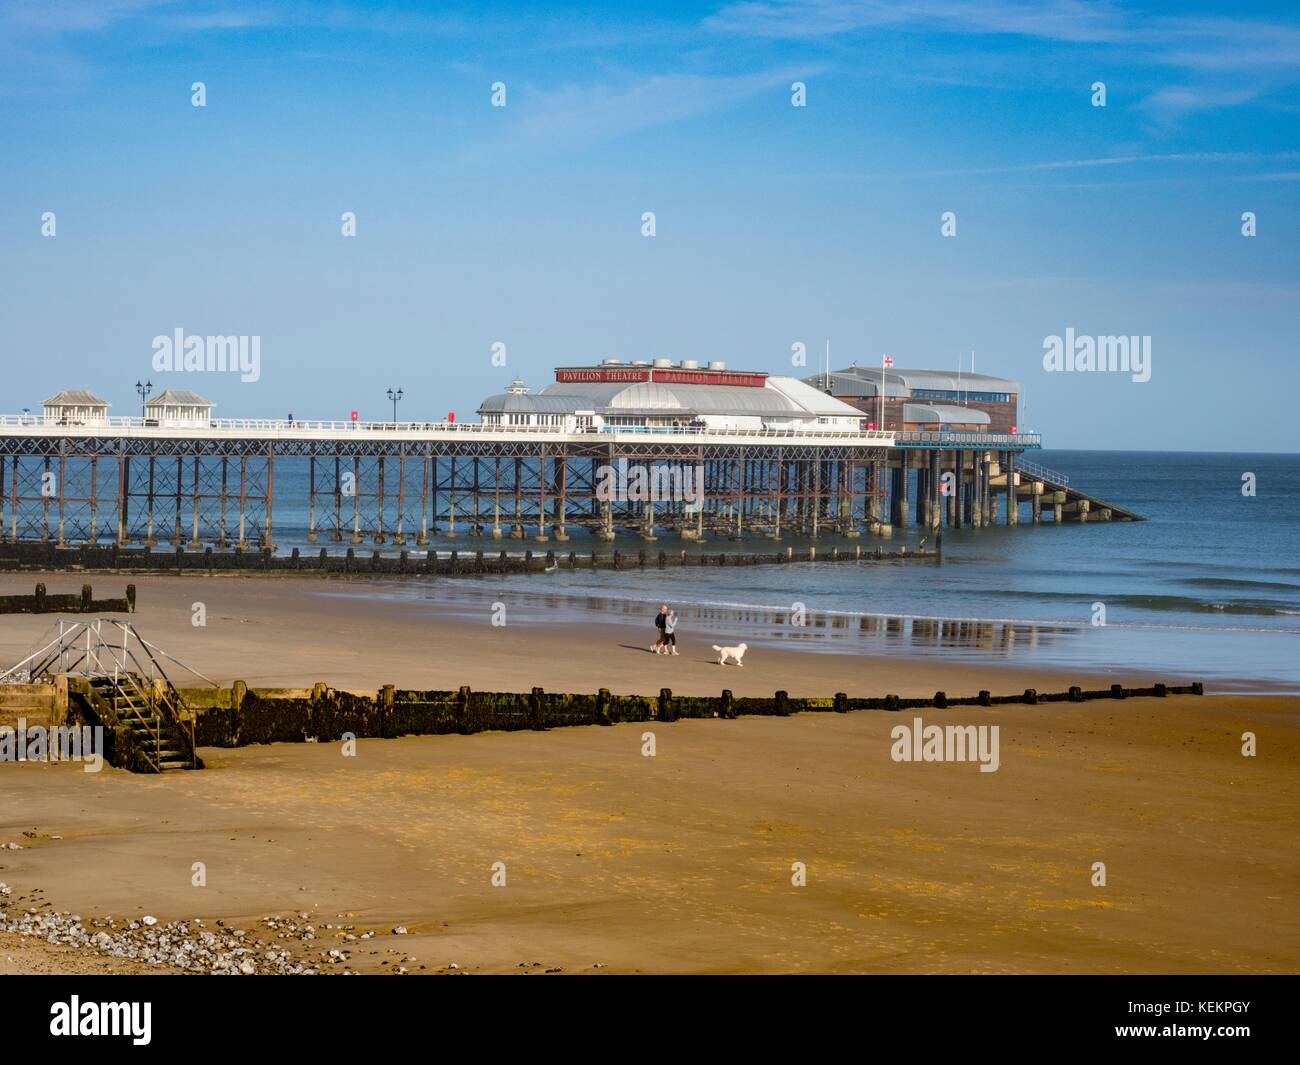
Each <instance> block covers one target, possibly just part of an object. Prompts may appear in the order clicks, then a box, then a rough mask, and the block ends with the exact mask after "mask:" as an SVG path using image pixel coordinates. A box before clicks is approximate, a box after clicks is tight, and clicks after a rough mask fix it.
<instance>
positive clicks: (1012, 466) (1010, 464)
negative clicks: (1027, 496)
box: [1003, 451, 1020, 525]
mask: <svg viewBox="0 0 1300 1065" xmlns="http://www.w3.org/2000/svg"><path fill="white" fill-rule="evenodd" d="M1003 469H1004V470H1005V471H1006V475H1007V524H1008V525H1017V524H1019V522H1020V502H1019V500H1018V498H1017V497H1016V457H1015V454H1014V453H1012V452H1010V451H1008V452H1007V455H1006V461H1005V462H1004V463H1003Z"/></svg>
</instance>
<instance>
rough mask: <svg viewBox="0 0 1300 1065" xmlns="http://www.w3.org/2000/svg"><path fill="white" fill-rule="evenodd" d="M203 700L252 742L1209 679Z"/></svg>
mask: <svg viewBox="0 0 1300 1065" xmlns="http://www.w3.org/2000/svg"><path fill="white" fill-rule="evenodd" d="M182 694H183V695H184V696H185V699H186V702H187V703H188V704H189V705H190V706H196V704H198V703H199V702H201V701H203V700H205V699H206V700H208V701H209V702H210V704H213V705H208V706H206V707H197V708H196V720H195V723H194V742H195V745H196V746H200V747H243V746H246V745H248V744H253V743H305V742H308V741H322V742H335V741H337V740H340V739H343V738H344V737H345V734H347V735H351V736H352V737H355V738H358V739H362V738H381V739H394V738H397V737H399V736H424V735H446V734H450V733H458V734H461V735H469V734H472V733H476V732H489V731H501V732H513V731H520V730H527V729H531V730H544V729H548V728H559V727H567V726H576V725H614V724H618V723H622V722H649V721H663V722H673V721H678V720H681V719H684V718H721V719H724V720H730V719H734V718H737V717H744V716H761V717H788V716H789V715H791V714H804V713H841V714H842V713H848V712H850V711H854V710H883V711H886V712H898V711H902V710H945V709H951V708H954V707H993V706H1005V705H1028V706H1037V705H1041V704H1046V703H1062V702H1071V703H1081V702H1089V701H1092V700H1095V699H1130V698H1145V697H1154V698H1165V697H1167V696H1170V695H1202V694H1204V689H1203V687H1202V685H1201V684H1200V682H1196V683H1192V684H1185V685H1171V684H1155V685H1152V686H1151V687H1149V688H1125V687H1123V686H1122V685H1119V684H1113V685H1111V686H1110V687H1109V688H1098V689H1084V688H1082V687H1079V686H1075V687H1071V688H1069V689H1068V690H1066V691H1063V692H1039V691H1037V690H1035V689H1033V688H1028V689H1026V690H1025V691H1023V692H1017V693H1014V694H1010V695H993V694H992V693H990V692H988V691H980V692H978V693H977V694H975V695H971V696H950V695H948V694H947V693H946V692H942V691H940V692H935V694H934V695H933V696H930V697H929V698H903V697H902V696H898V695H884V696H868V697H857V696H850V695H847V694H845V693H844V692H837V693H835V694H834V695H833V696H828V697H823V698H796V697H792V696H790V695H789V694H788V693H786V692H784V691H778V692H774V693H773V694H772V695H771V696H758V697H754V696H736V695H734V694H733V693H732V692H731V691H730V690H729V689H726V690H723V691H722V692H721V693H720V694H718V695H675V694H674V693H673V691H672V690H671V689H669V688H662V689H660V691H659V693H658V694H657V695H614V694H612V693H611V692H610V691H609V689H607V688H601V689H600V690H599V691H597V692H593V693H578V694H574V693H567V692H547V691H544V690H543V689H541V688H533V689H532V690H531V691H527V692H480V691H473V690H471V689H470V688H469V687H462V688H459V689H456V690H454V691H412V690H398V689H396V688H395V687H394V686H392V685H386V686H385V687H384V688H382V689H380V691H378V692H376V693H375V694H374V695H358V694H354V693H350V692H342V691H335V690H334V689H332V688H328V687H327V686H326V685H324V684H317V685H316V686H315V687H314V688H313V689H312V690H311V692H310V693H303V694H300V695H294V694H271V693H266V694H259V693H257V692H256V691H253V690H251V689H249V688H248V687H247V685H245V684H244V683H243V682H236V683H235V684H234V685H233V686H232V687H231V688H230V689H221V690H220V691H219V692H213V691H211V690H207V691H203V692H200V691H188V692H185V691H183V692H182Z"/></svg>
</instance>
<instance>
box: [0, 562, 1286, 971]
mask: <svg viewBox="0 0 1300 1065" xmlns="http://www.w3.org/2000/svg"><path fill="white" fill-rule="evenodd" d="M100 580H101V581H102V580H103V579H102V578H100ZM30 583H31V580H30V579H29V578H28V577H27V575H23V576H22V577H21V579H16V578H12V577H6V578H5V579H4V580H3V581H0V586H3V587H8V588H10V589H13V590H24V589H25V588H26V587H27V586H28V585H30ZM47 583H48V584H49V586H50V587H51V590H54V589H55V587H56V586H58V587H59V588H62V586H63V585H64V584H71V583H72V582H70V581H68V579H67V577H66V576H64V577H59V576H58V575H53V576H50V577H48V578H47ZM136 583H137V585H138V586H139V589H140V610H139V613H138V614H137V615H136V616H135V617H134V618H133V620H134V621H135V622H136V623H138V624H139V626H140V629H141V631H142V632H143V633H144V634H145V635H146V636H147V637H148V638H150V639H152V640H154V641H155V642H157V643H158V644H159V645H160V646H163V647H165V648H166V649H167V650H168V651H169V652H171V653H173V654H175V655H176V656H177V657H179V658H180V659H182V660H184V661H186V662H188V663H190V664H192V665H193V666H194V667H195V668H198V669H200V670H202V671H204V672H205V673H208V675H210V676H211V677H212V678H213V679H215V680H217V681H219V682H221V683H223V684H225V683H229V682H230V681H231V680H233V679H236V678H239V679H243V680H245V681H247V682H248V683H249V684H250V685H253V686H305V685H309V684H311V683H312V682H314V681H316V680H323V681H326V682H327V683H329V684H331V685H332V686H335V687H339V688H351V689H354V690H359V691H374V690H375V689H377V688H378V687H379V686H380V685H381V684H383V683H396V684H398V685H399V686H408V687H430V688H437V687H455V686H458V685H460V684H469V685H471V686H473V687H476V688H483V689H496V690H514V689H521V688H527V687H529V686H531V685H533V684H539V685H542V686H544V687H546V688H548V689H550V690H556V691H559V690H574V691H591V690H594V688H596V687H598V686H602V685H603V686H605V687H609V688H611V689H612V690H615V691H623V692H633V691H642V692H644V691H657V690H658V689H659V688H660V687H665V686H667V687H671V688H673V689H674V691H678V692H681V693H691V692H716V691H718V690H720V689H721V688H722V687H724V686H725V687H730V688H732V690H733V691H735V692H736V693H737V694H738V695H742V694H748V693H753V694H767V693H770V692H772V691H773V690H775V689H777V688H784V689H786V690H788V691H789V692H790V693H791V694H792V695H797V694H826V693H830V692H834V691H837V690H843V691H847V692H849V693H852V694H863V695H866V694H876V693H884V692H889V691H894V692H898V693H900V694H905V695H906V694H928V693H933V692H934V691H935V690H936V689H940V688H942V689H945V690H948V691H950V692H953V693H969V692H974V691H977V690H979V689H980V688H990V689H992V690H994V691H1001V690H1005V691H1018V690H1022V689H1023V688H1024V687H1026V686H1030V685H1033V686H1037V687H1039V688H1040V689H1048V688H1059V687H1064V686H1067V685H1068V684H1070V683H1079V682H1085V683H1086V682H1087V681H1088V678H1083V677H1079V676H1077V675H1070V676H1064V675H1058V674H1053V673H1051V672H1042V671H1036V670H1026V669H1017V668H1015V667H1012V666H1007V665H1005V664H1002V663H999V664H997V665H995V666H990V667H979V666H972V665H968V664H961V665H956V664H948V663H944V662H939V661H933V660H926V661H924V662H918V661H916V660H910V659H907V658H886V657H881V658H869V657H865V656H858V655H849V654H845V655H837V654H826V653H815V654H814V653H808V652H804V651H800V650H797V649H793V648H784V647H775V648H774V647H763V648H762V649H761V650H760V651H759V652H758V653H755V654H754V655H753V657H752V659H750V658H747V659H746V665H745V667H744V669H734V668H725V669H724V668H721V667H718V666H717V665H716V664H714V661H713V658H712V655H711V653H710V652H708V650H707V646H706V644H707V643H711V642H714V641H713V639H712V638H711V637H709V638H707V640H706V638H705V634H704V632H702V631H701V632H699V633H698V635H699V638H698V640H697V639H696V638H695V635H694V634H693V636H692V640H691V641H690V642H689V643H685V644H684V646H683V652H682V656H681V657H680V658H678V659H675V660H664V659H658V658H655V657H654V656H651V655H649V654H648V653H647V652H646V650H645V646H646V645H647V644H648V643H649V638H648V636H649V631H648V630H649V626H648V623H646V624H635V623H632V622H625V621H623V620H621V619H620V620H617V621H613V622H611V623H610V624H608V625H604V626H599V625H586V626H579V627H576V628H574V627H570V626H557V627H553V628H547V627H536V626H532V625H529V626H524V625H509V624H508V625H507V626H505V627H504V628H497V627H493V626H492V625H491V624H490V617H489V610H488V607H489V606H490V604H487V603H484V604H483V610H482V611H481V612H479V611H477V610H476V609H475V608H474V607H472V606H471V607H469V608H466V607H465V606H464V604H460V605H458V606H457V607H456V608H455V610H454V611H451V612H450V613H451V614H453V615H454V616H439V613H440V612H439V604H438V603H437V602H432V603H430V602H427V601H422V600H412V601H407V600H402V601H394V602H386V601H383V600H379V599H376V598H371V597H358V596H351V595H344V596H339V595H338V594H336V593H339V592H348V591H349V589H347V588H346V587H343V586H341V585H331V586H330V587H323V583H324V582H318V581H313V582H300V581H292V582H288V581H279V580H277V581H257V580H249V579H216V580H197V581H196V580H192V579H169V578H145V579H137V581H136ZM195 602H203V603H204V604H205V607H206V610H207V622H208V623H207V625H206V627H202V628H199V627H195V626H193V625H191V624H190V618H191V616H192V610H193V604H194V603H195ZM507 602H508V601H507ZM507 609H508V607H507ZM479 614H481V616H477V615H479ZM53 620H54V619H53V618H50V617H25V616H20V617H7V618H5V619H4V621H3V623H0V660H4V661H10V662H11V661H14V660H16V659H17V658H19V657H21V656H22V654H24V653H26V652H27V650H29V649H30V647H31V644H32V643H33V641H34V640H35V639H36V638H37V637H38V636H39V635H40V633H42V632H44V631H46V630H48V628H49V626H50V624H51V622H52V621H53ZM1121 677H1122V678H1124V679H1129V678H1132V679H1133V680H1134V681H1139V680H1147V681H1149V680H1151V679H1177V680H1179V681H1184V680H1190V679H1195V678H1153V677H1148V676H1147V675H1144V674H1142V673H1141V672H1140V671H1133V672H1124V673H1120V672H1117V673H1116V674H1114V675H1113V676H1110V675H1108V676H1107V678H1106V679H1107V682H1109V680H1111V679H1116V678H1121ZM913 716H915V715H913V714H910V713H902V714H887V713H881V712H861V713H851V714H847V715H833V714H818V715H797V716H794V717H790V718H783V719H774V718H763V719H758V718H748V719H745V718H742V719H739V720H736V721H717V720H693V721H692V720H683V721H679V722H675V723H671V724H667V723H655V724H653V725H649V726H646V725H617V726H613V727H610V728H570V729H555V730H551V731H548V732H544V733H533V732H520V733H482V734H478V735H473V736H456V735H453V736H436V737H407V738H404V739H398V740H362V741H360V743H359V746H358V752H357V756H356V757H355V758H344V757H341V755H340V750H339V748H338V747H337V746H336V745H333V744H324V743H322V744H298V745H291V744H281V745H272V746H251V747H244V748H239V749H215V748H204V749H203V750H202V751H201V753H202V755H203V757H204V759H205V760H206V762H207V766H208V768H207V769H205V770H203V771H200V772H192V773H183V772H182V773H171V774H167V775H165V776H162V777H148V776H139V775H132V774H129V773H126V772H123V771H120V770H116V769H112V768H105V769H104V770H103V771H102V772H101V773H98V774H86V773H83V772H81V771H80V770H79V768H78V767H75V766H57V765H56V766H50V765H31V764H27V765H4V766H0V846H2V845H3V844H5V843H6V842H9V841H16V842H18V843H19V844H20V846H21V849H19V850H0V881H4V882H6V883H8V884H9V885H11V887H12V889H13V892H14V899H18V898H19V897H20V896H22V898H23V901H22V905H23V906H24V907H26V906H31V905H37V906H41V905H44V904H48V906H47V907H46V908H47V909H48V910H52V911H71V912H73V913H76V914H79V915H83V916H85V917H89V916H90V915H103V916H109V915H111V916H113V917H116V918H119V919H131V918H136V919H138V918H140V917H141V916H142V915H144V914H149V915H151V916H155V917H157V918H158V919H159V920H160V921H170V920H180V919H188V918H194V917H202V918H203V919H205V920H206V921H208V922H215V921H216V920H218V919H220V920H223V921H225V922H226V925H227V926H229V927H239V928H247V929H249V930H250V931H252V932H255V931H257V929H258V928H260V927H264V926H263V925H262V924H261V922H263V920H264V919H265V918H266V917H268V916H271V915H277V914H278V915H285V914H298V913H306V914H308V915H309V917H308V918H307V920H310V921H311V922H312V923H313V925H314V927H315V928H316V929H317V930H318V931H319V932H320V935H319V937H318V939H317V940H316V941H313V942H312V943H310V944H303V945H299V946H298V947H296V948H295V949H299V950H300V951H301V954H302V956H303V957H307V958H310V957H313V956H315V955H316V954H319V953H320V952H321V951H322V950H327V949H330V948H333V949H339V950H341V951H343V952H345V957H346V961H344V962H342V963H340V964H341V965H343V966H346V967H349V968H350V969H352V970H354V971H359V972H392V971H396V970H397V969H398V968H399V967H400V968H404V969H405V970H406V971H407V973H409V974H417V973H421V972H424V973H435V972H447V973H466V972H469V973H476V972H479V973H506V972H510V973H546V972H564V973H575V972H611V973H618V972H700V973H707V972H752V973H764V972H867V973H877V972H895V973H912V972H920V973H924V972H1034V973H1083V972H1101V973H1115V972H1160V973H1191V972H1224V973H1235V972H1295V971H1297V970H1300V920H1298V919H1297V912H1296V908H1295V905H1294V893H1295V888H1296V885H1297V883H1298V882H1300V857H1298V856H1297V852H1296V849H1295V847H1294V845H1293V844H1294V835H1295V811H1296V809H1297V808H1298V806H1300V774H1297V773H1296V769H1297V766H1298V765H1300V700H1296V699H1291V698H1283V697H1276V696H1268V695H1263V694H1258V695H1255V694H1251V695H1235V694H1234V695H1225V696H1217V697H1208V696H1207V697H1204V698H1199V699H1198V698H1193V697H1179V698H1170V699H1132V700H1126V701H1124V702H1109V701H1106V702H1095V703H1088V704H1081V705H1073V704H1064V703H1062V704H1052V705H1050V706H1037V707H1033V706H1004V707H995V708H993V709H990V710H949V711H942V712H940V711H929V712H926V714H925V715H923V716H924V717H925V719H926V720H927V721H930V720H936V721H941V722H942V723H966V722H970V723H979V724H997V725H998V726H999V729H1000V735H1001V765H1000V768H999V770H998V771H997V772H995V773H987V774H984V773H980V772H979V771H978V769H977V767H976V766H975V765H973V764H915V763H900V762H895V761H893V760H892V759H891V757H890V746H891V737H890V731H891V729H892V728H894V727H895V726H896V725H898V724H900V723H903V724H908V723H910V722H911V719H912V717H913ZM646 731H651V732H653V733H654V734H655V741H656V753H655V755H654V757H646V756H645V755H644V754H643V744H644V739H643V734H644V733H645V732H646ZM1245 731H1251V732H1254V733H1255V734H1256V736H1257V737H1258V744H1259V753H1258V755H1257V756H1256V757H1253V758H1246V757H1243V756H1242V752H1241V746H1242V739H1241V737H1242V733H1243V732H1245ZM24 833H26V835H25V834H24ZM55 837H61V838H57V839H56V838H55ZM195 862H202V863H203V864H204V867H205V869H206V876H207V883H206V886H203V887H195V886H192V882H191V881H192V872H191V871H192V868H193V864H194V863H195ZM1096 862H1102V863H1104V864H1105V868H1106V884H1105V886H1104V887H1103V886H1094V884H1093V879H1094V863H1096ZM496 863H504V865H503V866H497V865H496ZM795 863H803V866H804V868H805V869H806V878H807V880H806V886H799V887H797V886H794V884H793V883H792V876H794V875H795V873H796V871H797V867H796V865H795ZM494 870H495V871H496V872H497V874H498V877H500V875H504V879H505V883H504V885H503V886H494V885H493V882H492V880H493V876H494ZM36 891H39V895H32V894H31V893H32V892H36ZM14 899H11V900H9V901H10V902H11V904H13V902H14ZM35 899H38V900H39V901H38V902H34V901H33V900H35ZM326 924H333V925H336V926H338V925H348V926H350V928H351V930H350V931H343V930H341V929H337V928H336V929H330V930H328V931H326V930H325V928H324V926H325V925H326ZM396 927H401V928H405V929H406V933H405V934H402V935H395V934H394V933H393V931H392V929H394V928H396ZM365 932H373V933H374V936H373V937H372V938H366V939H361V938H357V939H354V940H348V939H346V936H347V935H354V936H357V937H360V936H361V935H362V934H363V933H365ZM407 959H413V960H407ZM110 964H113V965H118V966H119V967H120V966H125V965H128V963H126V962H122V961H120V960H117V959H113V960H104V959H99V960H88V959H87V958H86V957H85V956H84V955H83V954H81V953H73V952H71V951H70V950H68V949H67V948H60V947H54V946H46V945H43V944H40V943H39V942H34V941H33V939H32V937H26V938H24V937H19V936H15V935H0V971H5V972H38V971H99V970H98V969H92V970H88V969H76V968H75V967H76V966H96V965H110ZM452 965H455V966H456V968H450V966H452ZM144 968H147V967H145V966H140V965H138V964H137V965H136V966H135V970H140V969H144ZM135 970H133V971H135ZM115 971H120V970H115Z"/></svg>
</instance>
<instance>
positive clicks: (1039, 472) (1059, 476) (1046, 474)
mask: <svg viewBox="0 0 1300 1065" xmlns="http://www.w3.org/2000/svg"><path fill="white" fill-rule="evenodd" d="M1016 470H1017V472H1019V473H1027V474H1029V475H1030V476H1031V477H1037V478H1038V479H1039V480H1042V481H1051V482H1053V483H1054V484H1059V485H1067V484H1069V483H1070V478H1069V477H1068V476H1066V475H1065V474H1064V473H1058V472H1057V471H1056V470H1049V469H1048V468H1047V467H1046V466H1040V465H1039V464H1038V463H1036V462H1029V461H1028V460H1026V459H1017V460H1016Z"/></svg>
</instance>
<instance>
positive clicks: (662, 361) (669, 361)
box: [655, 359, 673, 369]
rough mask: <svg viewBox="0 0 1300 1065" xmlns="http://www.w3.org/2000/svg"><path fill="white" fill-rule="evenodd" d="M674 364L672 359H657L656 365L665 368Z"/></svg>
mask: <svg viewBox="0 0 1300 1065" xmlns="http://www.w3.org/2000/svg"><path fill="white" fill-rule="evenodd" d="M672 364H673V360H672V359H655V365H656V366H658V367H659V368H660V369H663V368H665V367H667V366H671V365H672Z"/></svg>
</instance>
